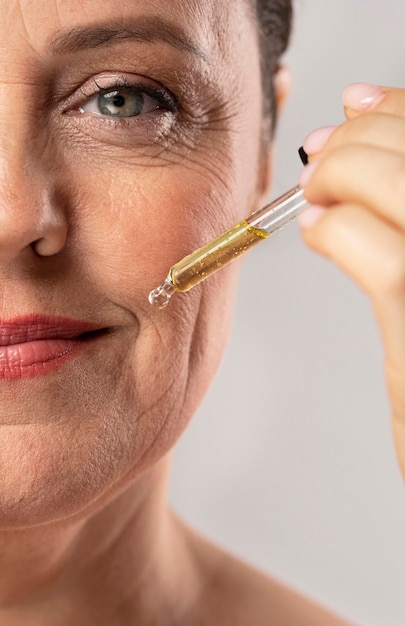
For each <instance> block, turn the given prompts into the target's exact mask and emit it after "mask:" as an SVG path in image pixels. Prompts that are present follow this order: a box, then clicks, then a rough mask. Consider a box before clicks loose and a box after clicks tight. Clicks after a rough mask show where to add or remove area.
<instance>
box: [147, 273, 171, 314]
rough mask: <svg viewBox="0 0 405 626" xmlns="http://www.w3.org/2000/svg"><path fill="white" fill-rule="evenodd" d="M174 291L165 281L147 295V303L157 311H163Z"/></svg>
mask: <svg viewBox="0 0 405 626" xmlns="http://www.w3.org/2000/svg"><path fill="white" fill-rule="evenodd" d="M173 294H174V289H173V286H172V284H171V283H170V282H169V281H168V280H165V281H164V282H163V283H162V284H161V285H160V286H159V287H158V288H157V289H154V290H153V291H151V292H150V294H149V298H148V299H149V302H150V304H151V305H152V306H154V307H156V308H157V309H164V308H165V307H167V305H168V304H169V302H170V299H171V297H172V295H173Z"/></svg>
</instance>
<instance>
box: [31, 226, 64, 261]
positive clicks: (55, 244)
mask: <svg viewBox="0 0 405 626" xmlns="http://www.w3.org/2000/svg"><path fill="white" fill-rule="evenodd" d="M66 237H67V228H66V227H65V225H63V224H60V225H59V226H53V227H49V229H48V230H47V231H46V232H45V233H44V237H41V238H40V239H37V240H36V241H34V242H33V243H32V244H31V247H32V249H33V250H34V252H35V254H37V255H38V256H54V255H55V254H58V252H60V251H61V250H62V249H63V248H64V246H65V243H66Z"/></svg>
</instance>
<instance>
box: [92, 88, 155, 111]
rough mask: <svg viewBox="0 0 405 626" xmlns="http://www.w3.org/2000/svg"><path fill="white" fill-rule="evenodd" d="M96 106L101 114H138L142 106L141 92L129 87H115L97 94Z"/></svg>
mask: <svg viewBox="0 0 405 626" xmlns="http://www.w3.org/2000/svg"><path fill="white" fill-rule="evenodd" d="M98 106H99V109H100V112H101V113H102V114H103V115H113V116H114V117H133V116H135V115H140V114H141V113H142V109H143V106H144V97H143V94H142V93H140V92H139V91H138V92H137V91H135V90H133V89H129V88H122V89H119V90H118V89H115V90H114V91H109V92H107V93H101V94H100V95H99V96H98Z"/></svg>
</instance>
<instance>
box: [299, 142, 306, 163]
mask: <svg viewBox="0 0 405 626" xmlns="http://www.w3.org/2000/svg"><path fill="white" fill-rule="evenodd" d="M298 154H299V155H300V159H301V161H302V163H303V164H304V165H308V155H307V153H306V152H305V150H304V146H301V147H300V148H298Z"/></svg>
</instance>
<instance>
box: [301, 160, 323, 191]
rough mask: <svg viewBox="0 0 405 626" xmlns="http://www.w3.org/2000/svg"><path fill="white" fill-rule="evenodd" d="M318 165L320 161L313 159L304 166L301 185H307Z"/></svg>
mask: <svg viewBox="0 0 405 626" xmlns="http://www.w3.org/2000/svg"><path fill="white" fill-rule="evenodd" d="M317 166H318V161H312V162H311V163H308V165H306V166H305V167H304V169H303V170H302V172H301V175H300V178H299V181H298V182H299V184H300V185H301V187H305V186H306V185H307V184H308V183H309V181H310V180H311V178H312V175H313V173H314V171H315V170H316V168H317Z"/></svg>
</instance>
